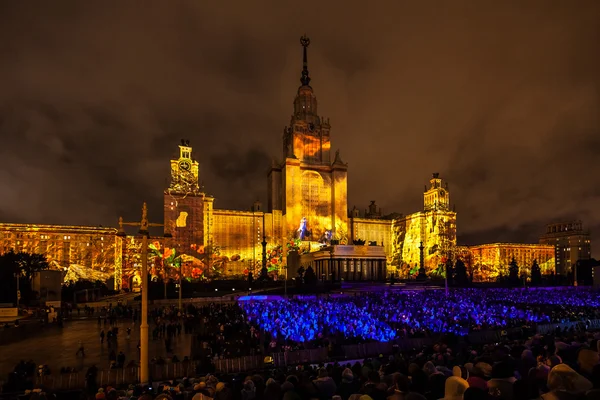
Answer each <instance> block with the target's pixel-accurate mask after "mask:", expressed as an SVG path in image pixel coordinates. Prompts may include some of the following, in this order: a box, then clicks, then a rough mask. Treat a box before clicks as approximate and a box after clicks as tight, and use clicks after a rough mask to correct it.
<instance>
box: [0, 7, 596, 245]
mask: <svg viewBox="0 0 600 400" xmlns="http://www.w3.org/2000/svg"><path fill="white" fill-rule="evenodd" d="M234 3H236V2H233V1H232V2H229V1H226V2H218V1H217V2H207V1H189V2H186V1H133V0H132V1H112V2H110V1H96V2H93V1H85V2H81V1H73V2H66V1H53V2H47V1H39V2H18V1H12V2H8V1H5V2H1V3H0V60H1V61H0V138H1V140H2V142H1V144H2V145H1V146H0V156H1V160H2V168H1V169H0V221H3V222H37V223H64V224H90V225H98V224H102V225H104V226H108V225H112V226H115V225H116V222H117V218H118V217H119V215H123V216H124V217H125V219H128V220H137V219H139V217H140V211H139V209H140V206H141V203H142V201H144V200H146V201H147V202H148V203H149V208H150V215H151V217H152V219H153V220H154V221H156V222H160V221H162V191H163V189H164V187H165V185H166V179H167V177H168V176H169V159H170V158H171V156H173V155H175V153H176V152H177V145H178V143H179V140H180V139H181V138H187V139H190V141H191V144H192V145H193V146H194V151H195V158H196V159H197V160H198V161H199V162H200V175H201V180H202V182H203V184H204V186H205V189H206V191H207V192H208V193H210V194H213V195H214V196H215V197H216V204H215V206H216V207H217V208H228V209H247V208H248V207H250V205H251V204H252V202H253V201H254V200H256V199H260V200H262V201H263V202H266V188H267V180H266V172H267V170H268V167H269V166H270V164H271V159H272V158H273V157H276V158H281V152H282V150H281V149H282V144H281V142H282V130H283V127H284V126H285V125H287V124H288V123H289V120H290V115H291V113H292V102H293V99H294V95H295V93H296V89H297V87H298V86H299V84H300V82H299V78H300V70H301V66H302V60H301V51H302V48H301V46H300V44H299V37H300V36H301V35H302V34H304V33H306V34H307V35H308V36H309V37H310V38H311V42H312V43H311V46H310V47H309V54H308V57H309V70H310V74H311V77H312V81H311V85H312V86H313V88H314V90H315V94H316V96H317V99H318V101H319V114H321V115H323V116H326V117H330V118H331V125H332V147H333V149H337V148H339V149H340V152H341V156H342V158H343V160H344V161H345V162H348V163H349V171H348V173H349V182H348V186H349V187H348V191H349V206H350V207H352V206H353V205H356V206H358V207H359V208H361V209H364V208H366V206H367V205H368V203H369V201H370V200H377V203H378V204H379V205H380V206H381V207H382V208H383V210H384V212H387V213H389V212H393V211H396V212H400V213H404V214H408V213H411V212H415V211H418V210H420V209H421V208H422V191H423V186H424V185H425V184H426V183H427V182H428V179H429V178H430V176H431V173H432V172H439V173H440V174H441V176H442V177H443V178H445V179H447V180H448V181H449V184H450V194H451V202H452V203H454V204H456V210H457V212H458V231H459V241H460V242H462V243H466V244H474V243H484V242H495V241H527V242H537V239H538V236H539V234H540V233H542V232H543V231H544V226H545V224H546V223H549V222H552V221H556V220H561V219H569V218H580V219H582V220H583V221H584V223H586V224H587V225H588V226H589V227H590V228H592V231H593V232H596V233H597V232H600V208H599V206H600V179H599V178H598V176H599V172H600V157H598V153H599V151H600V116H599V109H600V51H599V48H598V43H600V24H599V23H598V21H600V2H598V1H594V0H591V1H584V0H582V1H577V2H576V3H574V2H569V1H553V2H550V1H527V2H523V1H514V2H512V1H502V2H491V1H472V2H460V1H447V2H434V3H431V2H429V3H428V2H425V3H428V4H429V7H427V6H426V5H425V3H424V2H403V3H404V4H402V5H401V4H398V5H394V4H395V3H400V2H392V1H389V2H385V3H388V5H389V6H388V7H380V6H379V4H380V3H379V2H371V3H368V5H366V3H365V2H363V1H335V2H334V1H331V2H310V1H302V2H282V1H272V2H260V1H258V2H248V1H238V2H237V4H234ZM411 3H412V4H411ZM433 4H436V6H435V7H434V6H433ZM441 4H446V6H443V5H441ZM492 4H493V5H492ZM575 4H576V5H575ZM594 238H600V236H598V235H594ZM598 240H600V239H598ZM594 247H595V248H596V249H597V250H596V251H594V253H595V254H596V256H598V255H600V251H598V250H600V244H597V245H596V246H594Z"/></svg>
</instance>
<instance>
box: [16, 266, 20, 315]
mask: <svg viewBox="0 0 600 400" xmlns="http://www.w3.org/2000/svg"><path fill="white" fill-rule="evenodd" d="M20 275H21V270H19V272H17V273H15V278H17V309H19V302H20V300H21V290H19V277H20Z"/></svg>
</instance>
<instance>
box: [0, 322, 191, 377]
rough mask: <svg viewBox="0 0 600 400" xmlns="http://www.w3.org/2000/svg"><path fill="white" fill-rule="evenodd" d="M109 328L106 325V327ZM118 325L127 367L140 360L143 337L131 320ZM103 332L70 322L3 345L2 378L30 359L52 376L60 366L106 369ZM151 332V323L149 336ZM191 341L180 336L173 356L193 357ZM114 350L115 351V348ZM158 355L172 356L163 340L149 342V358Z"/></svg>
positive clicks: (0, 351) (0, 350)
mask: <svg viewBox="0 0 600 400" xmlns="http://www.w3.org/2000/svg"><path fill="white" fill-rule="evenodd" d="M108 326H109V325H108V324H107V325H106V328H108ZM117 326H118V327H119V335H118V342H117V346H116V353H117V354H118V353H119V351H123V353H125V355H126V359H125V363H126V364H127V363H128V362H129V361H130V360H131V359H135V360H137V359H138V350H137V344H138V342H139V338H140V332H139V322H138V323H136V324H135V326H134V325H133V324H132V323H131V321H130V320H120V321H118V323H117ZM127 327H131V328H132V331H131V338H130V339H129V340H128V339H127V332H126V329H127ZM103 328H104V326H103ZM100 330H101V328H100V327H99V326H98V322H97V320H95V319H93V320H91V319H90V320H80V321H67V322H65V324H64V327H63V328H62V329H58V328H57V329H49V330H46V331H44V332H42V333H40V335H39V336H35V337H31V338H28V339H24V340H22V341H19V342H18V343H14V344H8V345H0V377H5V376H6V374H7V373H9V372H11V371H12V369H13V368H14V366H15V365H16V364H17V363H18V362H19V361H20V360H25V361H27V360H30V359H31V360H33V361H34V362H35V363H36V364H38V365H39V364H47V365H48V366H49V367H50V370H51V371H52V373H53V374H54V373H56V374H58V372H59V370H60V368H61V367H72V368H77V369H86V368H88V367H90V366H91V365H92V364H95V365H96V366H97V367H98V368H99V369H107V368H108V365H109V362H108V355H109V354H110V350H111V348H109V347H108V345H107V343H106V340H105V341H104V344H102V345H101V344H100ZM106 330H107V329H105V332H106ZM151 330H152V324H150V335H151ZM150 337H151V336H150ZM191 339H192V335H185V334H184V333H183V331H182V333H181V336H176V337H175V340H174V341H173V342H172V344H171V347H172V349H173V354H176V355H177V357H179V359H183V357H184V356H186V355H190V352H191ZM80 341H81V342H83V345H84V348H85V357H81V356H79V357H77V356H76V355H75V353H76V352H77V349H78V345H79V342H80ZM113 348H115V346H114V345H113ZM158 356H162V357H164V358H166V357H168V356H170V355H167V352H166V350H165V344H164V340H162V339H159V340H152V339H150V359H152V358H154V357H158Z"/></svg>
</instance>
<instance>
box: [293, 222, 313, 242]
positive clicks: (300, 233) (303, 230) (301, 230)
mask: <svg viewBox="0 0 600 400" xmlns="http://www.w3.org/2000/svg"><path fill="white" fill-rule="evenodd" d="M307 224H308V220H307V219H306V217H302V219H301V220H300V226H299V227H298V230H297V231H296V234H297V237H298V239H300V240H305V239H306V238H308V237H309V236H310V231H309V230H308V227H307Z"/></svg>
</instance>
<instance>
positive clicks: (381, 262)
mask: <svg viewBox="0 0 600 400" xmlns="http://www.w3.org/2000/svg"><path fill="white" fill-rule="evenodd" d="M300 265H301V266H303V267H304V268H305V269H306V268H308V267H309V266H310V267H312V268H313V270H314V272H315V275H316V276H317V279H319V280H321V281H331V280H345V281H382V280H384V279H385V278H386V277H387V261H386V255H385V251H384V250H383V247H382V246H353V245H337V246H328V247H325V248H323V249H321V250H318V251H314V252H311V253H307V254H303V255H301V256H300Z"/></svg>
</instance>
